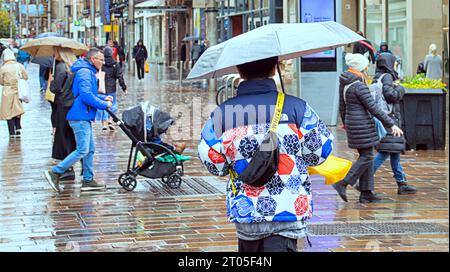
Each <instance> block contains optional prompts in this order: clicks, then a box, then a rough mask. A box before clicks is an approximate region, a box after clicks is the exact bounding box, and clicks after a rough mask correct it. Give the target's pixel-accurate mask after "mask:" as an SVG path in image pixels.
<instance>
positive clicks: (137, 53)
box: [133, 45, 148, 62]
mask: <svg viewBox="0 0 450 272" xmlns="http://www.w3.org/2000/svg"><path fill="white" fill-rule="evenodd" d="M133 58H134V59H135V60H136V62H144V61H146V60H147V58H148V53H147V48H146V47H145V46H144V45H143V46H136V47H134V49H133Z"/></svg>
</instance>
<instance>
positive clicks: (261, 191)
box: [198, 57, 334, 252]
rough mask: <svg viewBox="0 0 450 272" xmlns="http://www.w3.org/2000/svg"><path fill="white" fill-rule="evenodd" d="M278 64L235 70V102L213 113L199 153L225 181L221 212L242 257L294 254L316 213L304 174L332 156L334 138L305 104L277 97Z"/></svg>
mask: <svg viewBox="0 0 450 272" xmlns="http://www.w3.org/2000/svg"><path fill="white" fill-rule="evenodd" d="M277 62H278V57H273V58H268V59H263V60H258V61H254V62H250V63H245V64H242V65H238V66H237V69H238V71H239V74H240V76H241V78H242V79H243V80H244V81H242V82H241V83H240V84H239V87H238V89H237V96H236V97H234V98H232V99H229V100H227V101H225V102H224V103H223V104H221V105H220V106H218V107H217V108H216V109H215V110H214V111H213V112H212V114H211V118H210V119H209V120H208V121H207V122H206V124H205V126H204V128H203V131H202V134H201V141H200V143H199V146H198V154H199V158H200V160H201V162H202V163H203V165H204V166H205V167H206V169H207V170H208V171H209V172H210V173H211V174H213V175H216V176H226V175H230V180H229V182H228V185H227V199H226V202H227V205H226V206H227V213H228V221H229V222H233V223H235V227H236V231H237V237H238V247H239V251H240V252H261V251H263V252H289V251H291V252H295V251H297V239H300V238H304V237H305V236H306V234H307V233H306V231H307V230H306V228H307V221H308V220H309V219H311V217H312V213H313V199H312V193H311V180H310V177H309V174H308V167H309V166H317V165H319V164H321V163H322V162H324V161H325V160H326V159H327V157H328V156H329V155H330V153H331V151H332V149H333V139H334V136H333V134H332V133H331V132H330V131H329V130H328V128H327V127H326V125H325V124H324V123H323V121H322V120H321V119H320V118H319V116H318V115H317V114H316V113H315V111H314V110H313V109H312V108H311V107H310V106H309V105H308V103H306V102H305V101H304V100H302V99H300V98H297V97H294V96H290V95H285V94H284V93H283V92H282V91H281V90H278V89H277V86H276V84H275V81H274V80H273V79H272V77H273V76H274V75H275V70H276V65H277ZM306 237H307V236H306Z"/></svg>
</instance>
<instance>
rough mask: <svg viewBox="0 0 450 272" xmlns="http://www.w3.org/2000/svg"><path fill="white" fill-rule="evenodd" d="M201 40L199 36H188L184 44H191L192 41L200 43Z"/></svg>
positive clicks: (184, 39)
mask: <svg viewBox="0 0 450 272" xmlns="http://www.w3.org/2000/svg"><path fill="white" fill-rule="evenodd" d="M198 40H200V38H199V37H197V36H186V37H184V38H183V42H190V41H198Z"/></svg>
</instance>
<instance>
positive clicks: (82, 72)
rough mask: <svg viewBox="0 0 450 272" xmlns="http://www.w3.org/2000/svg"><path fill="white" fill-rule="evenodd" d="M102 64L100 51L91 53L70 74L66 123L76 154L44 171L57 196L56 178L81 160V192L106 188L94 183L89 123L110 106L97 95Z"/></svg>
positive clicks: (109, 99) (73, 67) (92, 147)
mask: <svg viewBox="0 0 450 272" xmlns="http://www.w3.org/2000/svg"><path fill="white" fill-rule="evenodd" d="M103 63H104V56H103V53H102V51H100V50H99V49H96V48H94V49H91V50H90V51H89V52H88V53H87V56H86V58H85V59H79V60H77V61H76V62H75V63H74V64H73V66H72V68H71V70H72V73H75V78H74V82H73V86H72V92H73V95H74V97H75V101H74V103H73V106H72V108H71V109H70V111H69V113H68V114H67V120H68V121H69V124H70V126H71V127H72V129H73V132H74V134H75V141H76V143H77V147H76V150H75V151H74V152H72V153H71V154H70V155H69V156H67V157H66V158H65V159H64V160H63V161H62V162H60V163H59V164H58V165H57V166H55V167H53V168H52V169H50V170H47V171H45V177H46V179H47V180H48V182H49V183H50V185H51V186H52V188H53V189H54V190H55V191H57V192H60V188H59V176H60V175H61V174H62V173H64V172H66V170H67V169H68V168H70V167H72V166H73V165H74V164H75V163H76V162H78V161H79V160H80V159H83V181H82V186H81V190H82V191H90V190H100V189H103V188H105V185H104V184H101V183H99V182H97V181H95V180H94V174H93V170H92V163H93V160H94V152H95V143H94V133H93V131H92V121H94V119H95V115H96V113H97V109H99V110H105V109H107V108H110V107H111V106H112V98H111V97H110V96H106V95H101V94H98V83H97V77H96V73H97V71H99V70H100V69H101V68H102V66H103Z"/></svg>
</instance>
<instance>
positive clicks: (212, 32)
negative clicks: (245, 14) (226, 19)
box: [206, 1, 219, 92]
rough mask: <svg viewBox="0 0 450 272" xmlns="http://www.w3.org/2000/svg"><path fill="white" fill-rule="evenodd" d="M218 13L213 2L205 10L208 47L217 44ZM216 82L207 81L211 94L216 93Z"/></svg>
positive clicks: (215, 3)
mask: <svg viewBox="0 0 450 272" xmlns="http://www.w3.org/2000/svg"><path fill="white" fill-rule="evenodd" d="M218 12H219V10H218V8H217V2H216V1H213V2H212V5H211V4H210V7H209V8H207V9H206V20H207V31H206V37H207V40H208V43H209V44H208V46H212V45H216V44H217V38H218V33H217V13H218ZM216 85H217V81H216V80H215V79H214V78H211V79H209V84H208V86H209V90H210V91H212V92H215V91H216V88H217V86H216Z"/></svg>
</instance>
